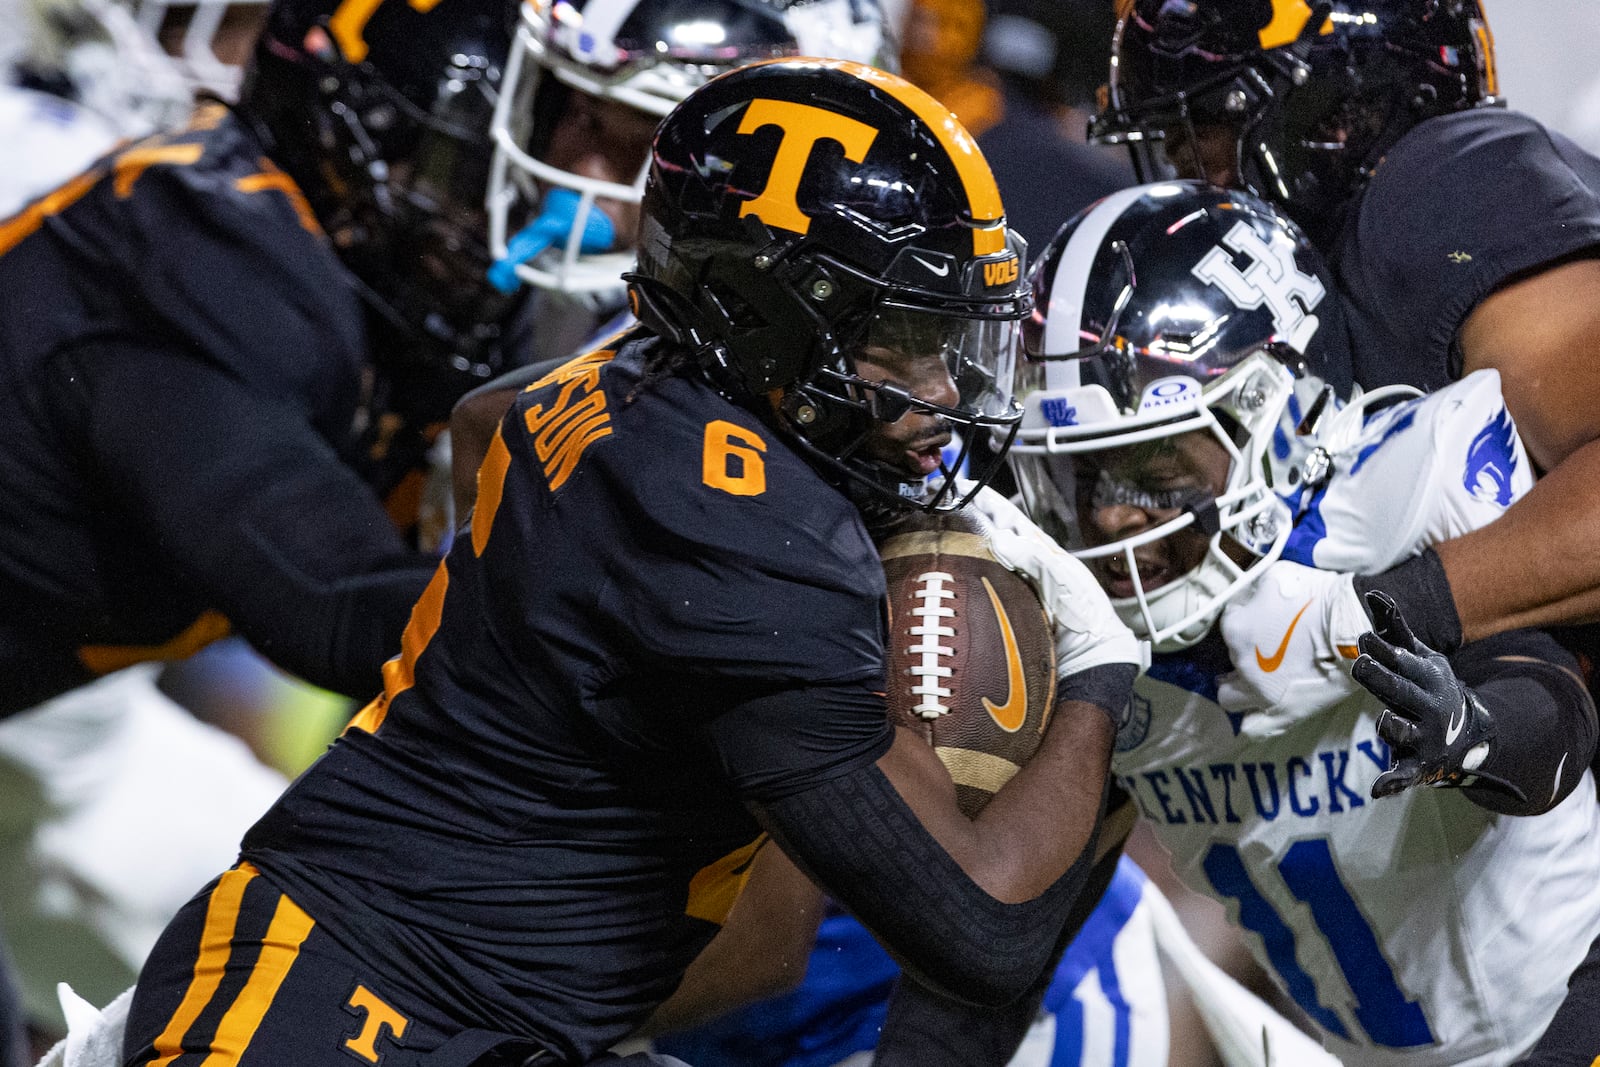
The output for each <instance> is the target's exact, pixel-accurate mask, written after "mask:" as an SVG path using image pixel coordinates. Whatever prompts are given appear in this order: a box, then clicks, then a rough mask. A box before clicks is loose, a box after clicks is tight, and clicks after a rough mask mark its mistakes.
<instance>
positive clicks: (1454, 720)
mask: <svg viewBox="0 0 1600 1067" xmlns="http://www.w3.org/2000/svg"><path fill="white" fill-rule="evenodd" d="M1466 725H1467V702H1466V701H1465V700H1462V701H1461V707H1460V708H1459V709H1457V710H1456V711H1454V712H1452V713H1451V715H1450V722H1449V723H1447V724H1446V725H1445V728H1444V743H1445V747H1446V748H1448V747H1449V746H1451V745H1453V744H1455V743H1456V738H1458V737H1460V736H1461V730H1462V728H1463V727H1465V726H1466Z"/></svg>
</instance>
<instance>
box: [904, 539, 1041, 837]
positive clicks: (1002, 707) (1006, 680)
mask: <svg viewBox="0 0 1600 1067" xmlns="http://www.w3.org/2000/svg"><path fill="white" fill-rule="evenodd" d="M984 521H985V520H984V519H983V518H982V516H980V515H978V514H976V513H968V512H966V511H958V512H948V513H944V514H940V515H926V516H924V515H918V516H916V517H915V518H914V519H912V520H907V522H906V523H904V524H902V525H900V526H897V527H896V528H895V530H894V531H893V533H892V534H891V535H890V536H888V537H887V538H885V539H884V540H882V541H881V542H880V543H879V545H878V553H879V555H880V556H882V558H883V572H884V577H885V579H886V580H887V583H888V589H889V647H888V650H887V651H888V659H889V694H888V696H889V716H890V719H891V721H893V722H894V723H895V724H896V725H899V726H905V727H908V728H910V729H912V730H915V731H916V732H917V733H918V734H920V735H921V736H922V737H924V738H925V739H927V741H928V743H929V744H931V745H932V746H933V748H934V751H935V752H937V753H938V754H939V758H940V759H941V760H942V761H943V762H944V765H945V767H946V768H948V769H949V771H950V777H951V778H952V779H954V780H955V784H956V799H957V802H958V803H959V804H960V806H961V810H962V811H963V812H965V813H966V814H967V815H968V816H969V817H970V816H972V815H976V814H977V813H978V812H979V811H980V810H982V808H983V806H984V805H985V804H986V803H988V801H989V798H990V797H991V796H993V795H994V794H995V792H996V791H997V790H998V789H999V788H1000V787H1001V786H1003V785H1005V783H1006V782H1008V781H1010V779H1011V776H1012V775H1014V774H1016V773H1017V771H1018V770H1019V769H1020V768H1021V767H1022V765H1023V764H1024V763H1026V762H1027V760H1028V759H1029V757H1031V756H1032V755H1033V753H1034V752H1035V751H1036V750H1037V749H1038V747H1039V740H1040V738H1041V736H1042V735H1043V733H1044V728H1045V724H1046V723H1048V722H1049V719H1050V712H1051V709H1052V708H1053V707H1054V706H1055V686H1056V669H1055V658H1056V656H1055V641H1054V638H1053V636H1052V634H1051V630H1050V620H1049V617H1048V616H1047V615H1046V614H1045V610H1044V605H1042V604H1041V603H1040V602H1039V598H1038V596H1037V595H1036V594H1035V593H1034V591H1033V587H1032V586H1030V585H1029V584H1028V583H1027V582H1026V581H1024V580H1023V579H1022V578H1021V577H1020V576H1018V575H1017V574H1015V573H1013V572H1012V571H1010V570H1008V569H1006V568H1005V567H1004V566H1002V565H1001V564H1000V563H999V562H998V561H997V560H996V559H995V558H994V556H993V555H992V554H990V552H989V550H988V547H987V545H986V543H985V541H984V539H983V536H982V532H981V531H982V525H981V524H982V523H983V522H984Z"/></svg>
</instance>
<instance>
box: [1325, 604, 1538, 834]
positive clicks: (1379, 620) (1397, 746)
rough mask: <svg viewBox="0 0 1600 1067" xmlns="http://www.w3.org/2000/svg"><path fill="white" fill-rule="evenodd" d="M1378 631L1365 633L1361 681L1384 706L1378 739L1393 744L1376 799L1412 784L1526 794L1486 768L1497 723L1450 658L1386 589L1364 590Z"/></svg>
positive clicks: (1374, 786)
mask: <svg viewBox="0 0 1600 1067" xmlns="http://www.w3.org/2000/svg"><path fill="white" fill-rule="evenodd" d="M1366 601H1367V613H1368V614H1369V615H1371V616H1372V632H1370V633H1364V634H1362V635H1361V637H1360V639H1359V641H1358V642H1357V644H1358V646H1359V647H1360V649H1361V656H1360V658H1359V659H1357V660H1356V662H1355V667H1354V668H1353V671H1354V674H1355V679H1356V681H1357V682H1359V683H1361V685H1362V686H1364V687H1365V688H1366V689H1367V690H1368V691H1369V692H1371V693H1372V695H1373V696H1375V697H1377V698H1378V699H1379V700H1381V701H1383V702H1384V704H1385V705H1386V707H1385V709H1384V712H1383V714H1382V715H1380V716H1379V717H1378V736H1379V737H1381V738H1383V740H1384V741H1385V743H1387V744H1388V746H1389V749H1390V764H1389V769H1388V770H1387V771H1384V772H1383V773H1382V774H1380V775H1379V776H1378V780H1377V781H1375V782H1373V783H1372V795H1373V796H1374V797H1387V796H1393V795H1394V794H1396V793H1398V792H1400V791H1401V790H1403V789H1409V788H1411V787H1412V786H1414V785H1433V786H1485V787H1488V788H1491V789H1495V790H1498V791H1500V792H1504V793H1506V794H1508V795H1510V796H1514V797H1516V798H1517V800H1519V801H1521V802H1524V803H1525V802H1526V801H1527V799H1528V798H1527V797H1526V796H1525V795H1524V794H1523V792H1522V790H1521V789H1519V788H1517V787H1516V786H1515V785H1513V784H1512V783H1511V782H1508V781H1506V780H1505V779H1504V778H1499V777H1497V776H1495V775H1493V774H1486V773H1484V772H1483V770H1482V769H1481V768H1482V766H1483V761H1484V760H1485V759H1486V758H1487V757H1488V755H1489V748H1490V746H1491V745H1492V744H1493V743H1494V736H1495V723H1494V717H1493V716H1491V715H1490V714H1489V709H1488V708H1486V707H1484V705H1483V702H1482V701H1481V700H1479V699H1478V694H1477V693H1474V692H1473V691H1472V689H1471V687H1470V686H1467V685H1465V684H1463V683H1462V681H1461V679H1459V678H1457V677H1456V672H1455V670H1454V669H1452V668H1451V666H1450V661H1449V660H1448V659H1446V658H1445V657H1444V656H1442V655H1440V654H1439V653H1438V652H1435V651H1434V650H1433V649H1431V648H1429V647H1428V646H1427V645H1425V644H1423V643H1422V642H1421V641H1419V640H1417V638H1416V635H1415V634H1413V633H1412V632H1411V627H1410V626H1408V625H1406V620H1405V617H1404V616H1402V615H1401V614H1400V609H1399V608H1398V607H1396V606H1395V602H1394V601H1393V600H1392V599H1390V597H1389V596H1388V594H1386V593H1382V592H1378V591H1376V590H1374V591H1372V592H1369V593H1367V594H1366Z"/></svg>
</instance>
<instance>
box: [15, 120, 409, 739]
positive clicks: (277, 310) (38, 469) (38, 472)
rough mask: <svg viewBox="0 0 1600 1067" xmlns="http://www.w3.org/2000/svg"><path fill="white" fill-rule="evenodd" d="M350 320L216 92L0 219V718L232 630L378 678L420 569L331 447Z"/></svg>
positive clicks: (360, 683)
mask: <svg viewBox="0 0 1600 1067" xmlns="http://www.w3.org/2000/svg"><path fill="white" fill-rule="evenodd" d="M364 314H365V313H364V311H363V308H362V305H361V302H360V300H359V298H358V296H357V294H356V292H355V291H354V288H353V286H352V283H351V280H350V278H349V276H348V275H347V274H346V272H345V271H344V269H343V267H342V266H341V264H340V262H339V260H338V259H337V257H336V256H335V254H334V252H333V250H332V248H331V246H330V244H329V242H328V241H327V239H326V238H325V236H324V235H323V234H322V232H321V230H320V229H319V227H318V224H317V222H316V220H315V218H314V217H313V216H312V213H311V211H310V208H309V206H308V205H307V203H306V201H305V198H304V197H303V195H302V194H301V192H300V190H299V189H298V188H297V187H296V186H295V185H294V183H293V182H292V181H291V180H290V179H289V178H288V176H287V175H285V174H284V173H283V172H282V171H280V170H278V169H277V168H276V167H274V166H273V165H272V164H271V163H270V162H269V161H268V160H267V159H266V158H265V157H264V156H263V154H262V149H261V146H260V144H259V143H258V142H257V141H256V140H255V139H254V138H253V137H252V136H251V135H250V134H249V133H247V132H246V130H245V128H244V126H243V125H242V124H241V123H240V122H239V121H238V120H237V119H235V118H234V117H233V116H232V115H230V114H229V113H228V112H227V111H226V110H225V109H223V108H221V107H220V106H219V107H212V108H208V109H206V110H204V111H202V112H201V113H200V114H199V115H198V116H197V118H196V121H195V123H194V124H193V126H192V127H191V128H189V129H187V130H184V131H181V132H176V133H170V134H163V135H158V136H155V137H152V138H150V139H147V140H144V141H139V142H136V143H133V144H130V145H126V146H123V147H121V148H119V149H118V150H117V151H115V152H114V153H113V154H111V155H110V156H108V157H107V158H105V159H104V160H102V161H101V162H99V163H98V164H96V165H95V166H94V167H93V168H91V169H90V170H89V171H88V172H86V173H85V174H83V175H82V176H80V177H78V178H77V179H75V180H73V181H70V182H68V183H67V184H66V185H64V186H62V187H61V188H59V189H58V190H56V191H54V192H52V193H50V194H49V195H47V196H45V197H43V198H42V199H40V200H38V201H35V202H34V203H32V204H31V205H29V206H28V207H26V208H25V209H24V210H23V211H22V212H20V213H19V214H17V215H15V216H13V217H11V218H10V219H6V220H0V376H3V378H4V382H3V387H0V605H3V606H4V611H3V613H0V677H4V678H5V679H6V685H5V687H4V688H3V689H0V714H3V713H4V712H7V711H14V710H17V709H19V708H23V707H28V706H30V705H32V704H34V703H36V702H37V701H39V700H40V699H42V698H44V697H47V696H51V695H53V694H55V693H57V692H60V691H62V690H64V689H66V688H69V687H70V686H72V685H75V684H78V683H80V682H82V681H85V680H87V679H89V678H91V677H93V676H95V675H98V674H102V673H105V672H107V671H109V670H113V669H116V668H118V667H121V666H124V665H126V664H129V663H132V662H137V661H139V660H146V659H160V658H175V657H178V656H181V655H184V654H186V653H187V652H189V651H192V650H193V649H194V648H196V647H198V646H199V645H201V644H204V643H205V642H206V641H208V640H211V639H214V638H215V637H217V636H219V635H220V634H222V633H225V632H228V631H229V630H230V629H232V630H234V631H236V632H240V633H242V634H243V635H244V636H245V637H247V638H249V639H250V640H251V641H252V643H254V644H255V645H256V646H257V647H258V648H260V649H261V650H262V651H263V652H265V653H266V654H267V655H268V656H270V657H271V658H273V659H274V660H275V661H277V662H279V664H280V665H282V666H284V667H286V668H288V669H290V670H291V671H294V672H296V673H299V674H301V675H303V676H305V677H308V678H310V679H311V680H313V681H317V682H319V683H320V684H324V685H329V686H332V687H335V688H340V689H343V690H345V691H347V692H349V691H352V690H353V691H356V692H358V693H360V694H361V695H362V696H363V698H365V697H366V696H368V695H370V694H371V693H372V692H374V691H375V690H376V687H377V685H378V681H379V679H378V667H379V664H381V662H382V660H383V658H384V657H385V656H386V655H388V654H391V653H392V650H393V647H394V646H395V645H397V643H398V642H397V637H398V632H399V629H400V627H401V625H402V624H403V620H404V618H405V611H406V605H407V604H409V603H410V602H411V601H412V600H414V599H415V597H416V596H417V595H418V594H419V593H420V591H421V590H422V588H423V587H424V586H425V584H426V581H427V576H428V574H429V573H430V571H431V569H432V565H431V561H429V560H427V559H425V558H421V557H417V556H415V555H411V554H408V553H407V550H406V546H405V545H404V543H403V542H402V540H401V539H400V537H399V536H398V535H397V534H396V532H395V530H394V529H393V527H392V525H391V523H390V522H389V521H388V520H387V519H386V517H385V513H384V510H383V508H382V506H381V505H380V503H379V501H378V499H377V497H376V495H375V494H374V493H373V492H372V491H371V490H370V489H369V488H368V487H367V486H366V485H365V484H364V483H363V481H362V479H361V478H360V476H359V475H358V474H357V473H356V472H355V471H354V469H353V468H352V466H351V464H350V463H349V462H347V460H348V456H347V455H346V454H345V453H347V452H348V450H349V449H348V444H347V442H348V441H349V440H350V439H351V435H352V428H353V423H354V422H355V414H356V411H357V407H358V404H359V402H360V399H361V390H362V375H363V368H364V364H365V363H366V360H365V352H364V349H365V345H366V343H367V341H366V335H365V323H364ZM356 574H359V575H368V576H373V577H372V579H371V584H370V586H369V588H367V589H364V590H361V591H359V592H356V593H351V594H348V595H346V594H344V593H340V594H337V595H336V594H334V593H332V592H330V590H332V589H333V586H334V585H335V584H336V583H338V582H339V581H341V580H343V579H344V578H345V577H346V576H348V575H356ZM378 603H381V604H383V605H385V606H384V608H383V611H385V612H388V613H389V614H392V616H393V621H392V623H390V624H389V629H388V631H387V632H385V633H383V634H381V635H372V634H369V635H367V636H366V637H363V638H360V639H353V640H351V641H350V642H346V641H344V639H343V635H344V634H346V633H348V632H350V631H351V629H352V628H353V627H354V624H353V623H352V622H351V620H352V618H355V617H357V616H358V615H359V614H360V611H358V608H360V607H361V606H362V605H365V606H367V607H370V606H372V605H373V604H378ZM367 629H369V630H375V629H377V627H373V626H368V627H367ZM330 635H333V636H330ZM300 646H304V647H300Z"/></svg>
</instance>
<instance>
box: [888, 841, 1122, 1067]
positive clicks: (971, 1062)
mask: <svg viewBox="0 0 1600 1067" xmlns="http://www.w3.org/2000/svg"><path fill="white" fill-rule="evenodd" d="M1121 856H1122V853H1121V851H1120V850H1116V849H1113V850H1111V851H1110V852H1108V853H1107V854H1106V855H1105V856H1103V857H1102V858H1101V859H1100V860H1099V862H1097V863H1096V864H1095V866H1094V869H1093V870H1092V871H1090V872H1089V878H1088V881H1087V884H1085V885H1084V887H1083V891H1082V892H1080V893H1079V894H1078V898H1077V900H1076V901H1075V902H1074V904H1073V906H1072V910H1071V912H1070V913H1069V914H1068V916H1067V923H1066V925H1065V926H1064V927H1062V930H1061V934H1060V936H1059V937H1058V938H1057V939H1056V945H1055V949H1054V951H1053V952H1052V954H1051V956H1050V962H1049V964H1048V966H1046V967H1045V969H1044V971H1043V972H1041V973H1040V975H1039V977H1038V978H1037V979H1035V981H1034V983H1033V984H1032V985H1031V986H1030V987H1029V988H1028V990H1027V992H1025V993H1023V995H1022V996H1020V997H1018V998H1017V999H1016V1000H1014V1001H1012V1002H1011V1003H1010V1004H1007V1005H1004V1006H1003V1007H999V1008H987V1007H976V1006H974V1005H972V1004H968V1003H966V1002H965V1001H960V1000H953V999H951V998H950V997H947V996H944V995H942V994H941V993H939V992H938V991H937V990H934V989H930V988H929V987H927V986H925V985H923V984H922V983H920V982H916V981H913V980H911V979H909V978H905V977H902V978H901V979H900V980H899V981H898V982H896V983H895V988H894V992H893V994H891V996H890V998H889V1011H888V1016H887V1017H886V1018H885V1019H884V1023H883V1032H882V1036H881V1037H880V1038H879V1040H878V1050H877V1052H876V1053H874V1055H873V1059H872V1063H873V1067H991V1065H992V1067H1005V1065H1006V1064H1008V1063H1010V1062H1011V1059H1012V1057H1013V1056H1015V1055H1016V1052H1017V1047H1018V1046H1019V1045H1021V1044H1022V1039H1023V1038H1024V1037H1026V1036H1027V1033H1028V1028H1029V1027H1030V1026H1032V1025H1033V1020H1034V1018H1035V1017H1036V1016H1037V1015H1038V1014H1039V1008H1040V1005H1041V1004H1042V1003H1043V1001H1044V995H1045V991H1046V990H1047V989H1049V988H1050V983H1051V982H1052V981H1054V980H1055V975H1056V968H1057V967H1058V966H1060V964H1061V957H1062V955H1063V954H1065V952H1066V950H1067V946H1068V945H1070V944H1071V943H1072V940H1073V938H1075V937H1077V936H1078V931H1079V930H1081V929H1082V928H1083V924H1084V921H1085V920H1087V919H1088V917H1089V914H1090V912H1092V911H1094V909H1095V906H1096V905H1097V904H1098V903H1099V901H1100V897H1101V896H1102V894H1104V893H1105V891H1106V887H1107V886H1108V885H1110V884H1111V879H1112V876H1113V875H1115V874H1116V871H1117V862H1118V860H1119V859H1120V858H1121Z"/></svg>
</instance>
